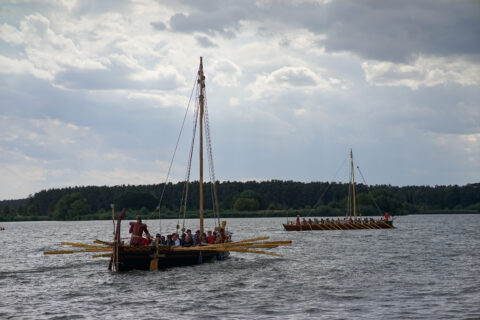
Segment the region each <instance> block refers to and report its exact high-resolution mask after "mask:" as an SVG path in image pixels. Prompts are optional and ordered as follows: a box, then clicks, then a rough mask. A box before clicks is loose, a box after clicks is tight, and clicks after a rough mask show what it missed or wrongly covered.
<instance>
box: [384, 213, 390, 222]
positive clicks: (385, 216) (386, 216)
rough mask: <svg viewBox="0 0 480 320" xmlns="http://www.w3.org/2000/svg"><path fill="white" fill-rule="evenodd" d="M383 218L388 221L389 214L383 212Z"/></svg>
mask: <svg viewBox="0 0 480 320" xmlns="http://www.w3.org/2000/svg"><path fill="white" fill-rule="evenodd" d="M383 218H384V219H385V221H388V219H389V218H390V215H389V214H388V213H386V212H385V214H384V215H383Z"/></svg>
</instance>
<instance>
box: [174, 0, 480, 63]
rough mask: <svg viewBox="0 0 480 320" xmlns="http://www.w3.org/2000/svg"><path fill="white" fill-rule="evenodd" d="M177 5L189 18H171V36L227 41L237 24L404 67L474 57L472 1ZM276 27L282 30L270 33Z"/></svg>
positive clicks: (479, 25)
mask: <svg viewBox="0 0 480 320" xmlns="http://www.w3.org/2000/svg"><path fill="white" fill-rule="evenodd" d="M183 3H184V4H188V5H189V6H190V7H191V8H192V10H193V12H191V13H189V14H184V13H177V14H176V15H174V16H173V17H172V18H171V21H170V23H171V25H172V30H173V31H177V32H195V31H197V32H204V33H208V34H210V35H215V34H216V33H218V34H222V35H224V36H225V35H228V36H233V35H234V32H236V31H237V30H238V28H239V25H240V21H241V20H243V21H254V22H259V23H261V24H262V25H263V27H266V28H267V29H270V30H271V31H277V32H284V31H285V28H291V27H295V28H306V29H308V30H310V31H311V32H314V33H316V34H323V35H325V36H326V39H325V40H322V41H321V42H319V43H318V45H319V46H324V47H325V48H326V50H327V51H329V52H338V51H349V52H353V53H355V54H357V55H359V56H361V57H364V58H367V59H374V60H383V61H395V62H400V61H402V62H405V61H407V60H409V59H411V58H414V57H415V56H417V55H420V54H427V55H455V54H479V53H480V18H479V17H480V1H476V0H471V1H458V2H456V3H454V2H452V1H445V0H426V1H416V0H407V1H373V0H369V1H354V0H340V1H332V2H330V3H326V4H318V3H313V2H312V3H310V2H304V3H293V2H288V1H286V2H272V3H270V4H268V3H266V4H265V5H256V2H254V1H251V2H245V1H243V2H241V3H237V2H230V1H202V2H201V3H199V2H192V1H184V2H183ZM278 24H282V25H284V29H282V30H275V27H273V26H275V25H278ZM260 28H262V26H260Z"/></svg>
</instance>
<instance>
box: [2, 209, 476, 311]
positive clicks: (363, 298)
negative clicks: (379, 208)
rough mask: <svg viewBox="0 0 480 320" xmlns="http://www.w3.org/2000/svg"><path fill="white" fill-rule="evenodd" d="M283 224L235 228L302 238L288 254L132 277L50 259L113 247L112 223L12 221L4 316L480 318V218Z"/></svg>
mask: <svg viewBox="0 0 480 320" xmlns="http://www.w3.org/2000/svg"><path fill="white" fill-rule="evenodd" d="M282 222H284V220H283V219H279V218H268V219H230V220H229V229H230V231H233V232H234V239H237V240H238V239H243V238H252V237H257V236H263V235H268V236H270V237H271V239H272V240H287V239H289V240H293V246H292V247H283V248H282V247H280V248H277V249H274V250H275V252H278V253H282V254H284V255H285V258H283V259H281V258H275V257H270V256H263V255H254V254H245V253H232V258H231V259H229V260H226V261H222V262H218V261H215V262H212V263H207V264H203V265H198V266H191V267H183V268H175V269H167V270H162V271H158V272H140V271H133V272H128V273H122V274H113V273H110V272H109V271H108V270H107V265H108V260H106V259H92V258H91V257H90V256H89V255H88V254H77V255H58V256H44V255H43V254H42V251H43V250H57V249H60V248H61V246H60V245H59V243H60V241H73V242H75V241H76V242H91V241H93V240H94V239H102V240H110V239H111V238H112V237H113V235H112V223H111V221H110V222H108V221H86V222H24V223H19V222H17V223H2V226H4V227H6V230H5V231H1V232H0V239H1V240H2V243H3V245H2V246H1V247H0V257H1V261H2V262H1V264H0V293H1V298H0V318H2V319H9V318H11V319H18V318H22V319H49V318H57V317H59V318H61V317H65V318H69V319H70V318H79V319H82V318H103V319H118V318H122V319H125V318H147V319H150V318H157V319H165V318H170V317H172V316H176V317H178V316H181V317H183V318H187V319H190V318H195V319H207V318H208V319H225V318H232V319H251V318H253V317H255V318H256V319H272V318H282V319H312V318H314V319H322V318H325V319H332V318H333V319H337V318H338V319H351V318H355V319H407V318H415V319H421V318H423V319H452V318H455V319H468V318H470V319H478V318H480V289H479V288H480V274H479V268H478V265H479V263H480V250H478V248H479V247H480V233H479V232H478V230H479V228H480V215H457V216H453V215H450V216H446V215H437V216H406V217H398V218H397V219H396V221H395V226H396V227H397V229H395V230H389V229H382V230H345V231H341V230H338V231H316V232H315V231H314V232H286V231H283V228H282V225H281V223H282ZM147 223H148V225H149V228H150V229H151V231H152V233H153V232H157V231H158V229H159V228H160V224H159V221H158V220H151V221H147ZM176 223H177V221H173V220H172V221H162V222H161V227H162V231H165V230H173V228H174V226H175V225H176ZM188 223H189V224H188V226H189V227H191V228H192V229H196V228H197V227H198V222H197V221H193V220H191V221H188ZM126 228H127V227H126V226H124V229H123V230H122V232H123V235H124V236H127V235H128V234H127V229H126ZM169 228H170V229H169Z"/></svg>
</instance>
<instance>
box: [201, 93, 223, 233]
mask: <svg viewBox="0 0 480 320" xmlns="http://www.w3.org/2000/svg"><path fill="white" fill-rule="evenodd" d="M204 99H205V100H204V118H205V136H206V140H207V154H208V169H209V175H210V181H211V192H212V205H213V211H214V213H215V214H216V217H217V220H218V226H220V208H219V205H218V196H217V189H216V184H217V181H216V179H215V168H214V165H213V151H212V138H211V135H210V121H209V117H208V107H207V106H208V104H207V95H206V92H205V93H204ZM215 225H217V223H215Z"/></svg>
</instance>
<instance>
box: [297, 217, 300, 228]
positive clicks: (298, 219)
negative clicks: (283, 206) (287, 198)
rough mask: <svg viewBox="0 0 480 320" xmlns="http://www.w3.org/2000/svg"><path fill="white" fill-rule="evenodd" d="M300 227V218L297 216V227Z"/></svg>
mask: <svg viewBox="0 0 480 320" xmlns="http://www.w3.org/2000/svg"><path fill="white" fill-rule="evenodd" d="M299 225H300V216H297V226H299Z"/></svg>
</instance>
